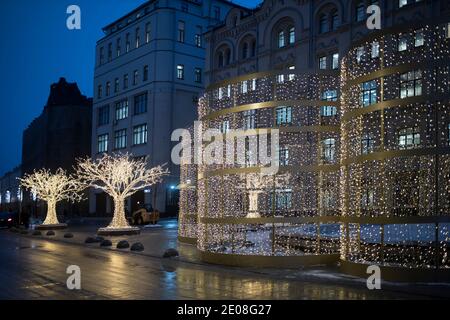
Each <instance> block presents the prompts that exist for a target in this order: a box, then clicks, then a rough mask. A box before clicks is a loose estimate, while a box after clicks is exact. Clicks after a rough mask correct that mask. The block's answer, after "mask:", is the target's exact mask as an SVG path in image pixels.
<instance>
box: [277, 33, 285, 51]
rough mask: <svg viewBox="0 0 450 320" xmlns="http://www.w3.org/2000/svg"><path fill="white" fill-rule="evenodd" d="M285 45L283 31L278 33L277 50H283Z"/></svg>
mask: <svg viewBox="0 0 450 320" xmlns="http://www.w3.org/2000/svg"><path fill="white" fill-rule="evenodd" d="M285 45H286V42H285V38H284V31H283V30H281V31H280V32H278V48H283V47H284V46H285Z"/></svg>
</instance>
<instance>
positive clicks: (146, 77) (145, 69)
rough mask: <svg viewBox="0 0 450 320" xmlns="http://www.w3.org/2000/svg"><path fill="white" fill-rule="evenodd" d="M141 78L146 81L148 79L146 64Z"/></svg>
mask: <svg viewBox="0 0 450 320" xmlns="http://www.w3.org/2000/svg"><path fill="white" fill-rule="evenodd" d="M143 80H144V81H147V80H148V66H144V76H143Z"/></svg>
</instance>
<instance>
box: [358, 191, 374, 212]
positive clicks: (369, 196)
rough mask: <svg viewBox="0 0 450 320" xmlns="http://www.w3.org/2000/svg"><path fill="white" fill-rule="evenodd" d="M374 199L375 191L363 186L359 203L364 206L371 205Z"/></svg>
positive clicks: (368, 206)
mask: <svg viewBox="0 0 450 320" xmlns="http://www.w3.org/2000/svg"><path fill="white" fill-rule="evenodd" d="M374 200H375V193H374V191H373V190H372V189H367V188H364V189H363V190H362V197H361V205H362V206H363V207H366V208H370V207H372V206H373V204H374Z"/></svg>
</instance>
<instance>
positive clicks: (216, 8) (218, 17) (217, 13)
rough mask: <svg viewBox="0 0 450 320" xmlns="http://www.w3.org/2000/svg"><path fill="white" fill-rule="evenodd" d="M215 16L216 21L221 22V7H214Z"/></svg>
mask: <svg viewBox="0 0 450 320" xmlns="http://www.w3.org/2000/svg"><path fill="white" fill-rule="evenodd" d="M213 15H214V19H216V20H220V7H218V6H214V7H213Z"/></svg>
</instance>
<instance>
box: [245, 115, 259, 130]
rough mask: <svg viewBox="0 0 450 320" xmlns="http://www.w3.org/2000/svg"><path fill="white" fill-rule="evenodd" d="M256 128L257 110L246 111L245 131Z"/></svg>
mask: <svg viewBox="0 0 450 320" xmlns="http://www.w3.org/2000/svg"><path fill="white" fill-rule="evenodd" d="M255 128H256V110H247V111H244V126H243V129H244V130H251V129H255Z"/></svg>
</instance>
